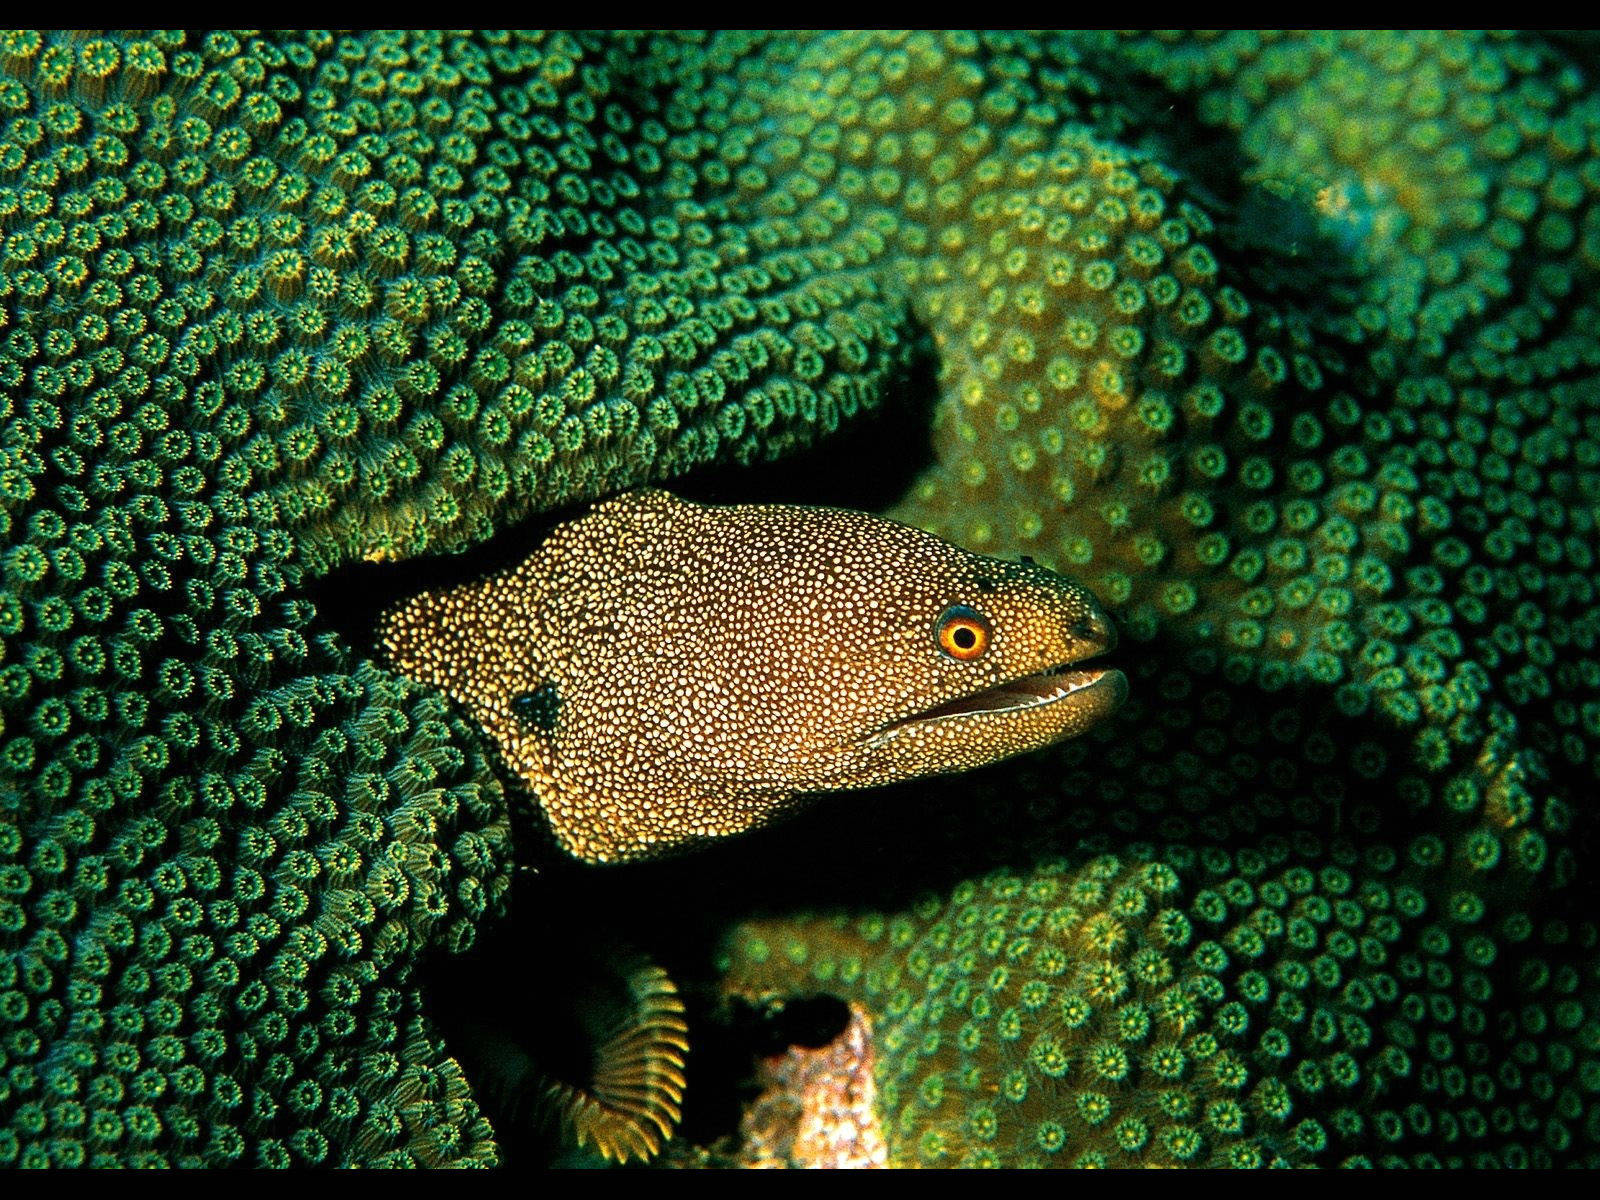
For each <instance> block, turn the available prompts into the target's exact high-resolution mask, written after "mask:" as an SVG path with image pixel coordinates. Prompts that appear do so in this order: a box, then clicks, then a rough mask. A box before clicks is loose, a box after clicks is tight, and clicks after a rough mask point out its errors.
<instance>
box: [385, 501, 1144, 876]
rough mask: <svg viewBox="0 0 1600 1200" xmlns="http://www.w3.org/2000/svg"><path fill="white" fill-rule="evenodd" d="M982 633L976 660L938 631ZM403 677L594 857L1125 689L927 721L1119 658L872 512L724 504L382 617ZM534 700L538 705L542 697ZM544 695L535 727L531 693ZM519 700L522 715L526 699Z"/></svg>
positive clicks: (630, 528)
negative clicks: (460, 718) (952, 625)
mask: <svg viewBox="0 0 1600 1200" xmlns="http://www.w3.org/2000/svg"><path fill="white" fill-rule="evenodd" d="M952 610H961V611H965V610H971V611H973V612H976V613H978V614H980V615H981V617H982V618H984V619H985V620H986V621H987V623H988V626H989V628H990V630H991V634H990V639H989V641H988V644H987V645H986V646H985V647H984V649H983V652H982V653H980V654H978V655H977V656H975V657H973V658H971V659H969V660H967V661H961V660H960V659H958V658H956V657H954V656H952V655H951V654H948V653H946V652H944V651H943V650H941V648H940V646H939V644H938V627H939V624H940V622H941V619H942V618H943V617H944V615H945V614H946V613H948V612H950V611H952ZM382 640H383V643H384V646H385V649H386V651H387V653H388V654H389V656H390V657H391V659H392V660H393V661H394V663H395V665H396V666H398V667H399V668H400V669H401V670H402V671H404V672H405V673H406V674H408V675H411V676H413V677H414V678H416V679H418V680H420V681H422V682H425V683H430V684H433V685H435V686H438V687H440V688H442V689H443V690H444V691H445V692H447V693H448V694H449V695H450V696H452V697H453V698H454V699H456V700H457V701H459V702H460V703H462V704H463V705H465V706H466V708H467V709H468V711H469V712H470V713H471V714H472V715H473V716H474V717H475V718H476V719H477V720H478V721H480V722H481V723H482V724H483V726H484V728H485V729H486V730H487V731H488V732H489V733H490V734H491V735H492V736H493V738H494V739H495V741H496V742H497V743H498V744H499V747H500V750H501V752H502V754H503V755H504V757H505V760H506V762H507V764H508V765H509V766H510V767H511V768H512V770H514V771H515V772H516V773H517V775H519V776H520V777H521V778H522V780H523V781H524V782H525V783H527V784H528V786H529V787H530V788H532V789H533V791H534V793H535V794H536V795H537V796H538V798H539V801H540V804H541V805H542V806H543V809H544V811H545V813H546V815H547V817H548V818H549V821H550V824H551V827H552V830H553V832H554V833H555V835H556V837H557V839H558V840H559V841H560V843H561V845H562V846H563V847H564V848H565V849H566V850H568V851H569V852H571V853H572V854H574V855H576V856H577V857H579V858H582V859H585V860H587V861H591V862H616V861H624V860H629V859H639V858H646V857H651V856H653V855H655V854H658V853H660V852H661V851H663V850H667V849H671V848H675V847H679V846H683V845H686V844H692V843H695V842H698V841H703V840H707V839H711V838H716V837H722V836H726V835H728V834H732V833H738V832H741V831H743V830H746V829H749V828H752V827H753V826H756V825H759V824H762V823H764V822H765V821H767V820H769V819H771V818H772V817H773V816H775V815H776V814H778V813H780V812H782V811H784V810H785V809H787V808H789V807H791V806H792V805H793V804H794V802H795V801H796V800H797V799H798V798H799V797H800V796H803V795H805V794H807V793H815V792H825V791H839V790H843V789H849V788H864V787H874V786H877V785H880V784H885V783H891V782H894V781H897V780H903V779H912V778H917V777H920V776H924V775H934V774H943V773H946V772H951V771H962V770H968V769H970V768H973V767H978V766H982V765H984V764H986V763H991V762H995V761H997V760H999V759H1002V758H1007V757H1009V756H1011V755H1014V754H1020V753H1023V752H1024V751H1028V750H1034V749H1037V748H1039V747H1041V746H1045V745H1049V744H1050V743H1052V742H1056V741H1059V740H1061V739H1062V738H1066V737H1070V736H1072V735H1074V734H1077V733H1081V732H1083V731H1084V730H1085V729H1087V728H1088V727H1089V726H1090V725H1092V724H1093V723H1094V722H1095V721H1097V720H1098V719H1100V718H1101V717H1103V716H1106V715H1108V714H1109V713H1110V712H1112V711H1113V710H1114V709H1115V708H1116V706H1117V704H1118V703H1119V702H1120V701H1121V699H1122V697H1123V696H1124V694H1125V692H1126V683H1125V680H1124V678H1123V676H1122V675H1121V673H1120V672H1117V671H1114V670H1111V671H1106V672H1105V673H1104V674H1103V675H1099V678H1098V679H1097V680H1092V676H1093V675H1096V674H1098V672H1092V673H1089V675H1085V676H1081V677H1080V676H1077V675H1072V676H1067V675H1063V676H1059V677H1057V678H1061V679H1070V680H1072V682H1073V683H1074V684H1076V685H1078V690H1074V691H1071V692H1070V693H1067V694H1065V695H1063V697H1062V698H1060V699H1055V700H1053V701H1050V702H1047V703H1041V702H1036V698H1035V697H1032V696H1028V695H1024V694H1020V693H1018V694H1012V693H1007V694H1006V696H1005V697H1003V698H1002V701H1001V702H1000V705H999V706H998V707H995V708H992V709H986V710H984V711H977V712H959V713H941V714H940V715H938V716H937V717H935V718H934V719H926V720H924V719H922V718H923V717H924V716H925V715H927V714H929V712H930V710H933V709H937V708H939V707H940V706H942V705H947V704H950V703H951V702H956V701H961V700H962V699H964V698H967V697H971V696H974V695H976V694H978V693H981V692H985V691H986V690H988V689H993V688H997V687H999V686H1001V685H1004V684H1009V683H1011V682H1012V681H1014V680H1018V679H1019V678H1022V677H1025V676H1030V675H1034V674H1035V673H1038V672H1043V671H1048V670H1051V669H1052V668H1056V667H1058V666H1062V665H1065V664H1068V663H1073V662H1077V661H1079V660H1081V659H1084V658H1087V657H1089V656H1091V655H1093V654H1097V653H1100V652H1102V651H1104V650H1105V649H1107V648H1108V647H1109V645H1110V644H1111V643H1112V641H1113V640H1114V635H1113V634H1112V632H1111V626H1110V623H1109V621H1108V620H1107V619H1106V617H1105V616H1104V615H1103V614H1102V613H1101V612H1100V609H1099V606H1098V605H1097V604H1096V603H1095V601H1094V599H1093V597H1091V596H1090V595H1089V594H1088V593H1087V592H1085V591H1083V590H1082V589H1081V588H1079V587H1076V586H1075V585H1073V584H1071V583H1069V582H1067V581H1066V580H1065V579H1063V578H1061V577H1060V576H1058V575H1056V574H1054V573H1053V572H1050V571H1047V570H1045V569H1043V568H1042V567H1037V566H1034V565H1032V564H1031V563H1006V562H1000V561H998V560H996V559H990V558H984V557H982V556H980V555H975V554H970V553H968V552H966V551H964V550H961V549H958V548H957V547H955V546H951V545H949V544H948V543H946V542H943V541H940V540H939V539H938V538H935V537H933V536H932V535H930V534H926V533H923V532H921V531H920V530H916V529H911V528H909V527H907V526H904V525H898V524H896V523H894V522H892V521H885V520H883V519H881V518H878V517H873V516H869V515H867V514H864V513H854V512H845V511H842V510H838V509H824V508H798V507H789V506H783V505H745V506H737V507H716V506H708V505H700V504H692V503H689V502H687V501H684V500H680V499H678V498H677V497H675V496H672V495H670V494H668V493H666V492H662V491H654V490H648V491H640V492H632V493H628V494H625V495H623V496H620V497H618V498H616V499H614V500H610V501H607V502H605V503H602V504H599V505H596V506H595V507H593V508H592V509H590V510H589V511H588V512H587V513H585V514H584V515H583V516H581V517H579V518H578V519H576V520H573V521H570V522H568V523H567V524H565V525H562V526H560V527H559V528H557V529H556V530H555V531H554V532H553V533H552V534H551V535H550V536H549V537H548V538H547V539H546V540H545V541H544V542H543V543H541V545H540V546H539V548H538V549H537V550H535V551H534V553H533V554H531V555H530V556H529V557H528V558H527V559H526V560H525V561H524V562H523V563H521V564H520V565H519V566H517V567H516V568H514V569H513V570H511V571H509V572H507V573H505V574H502V575H499V576H496V577H494V578H492V579H489V580H486V581H483V582H479V583H472V584H467V585H465V586H463V587H457V588H452V589H447V590H444V591H441V592H430V593H424V594H422V595H420V596H417V597H415V598H413V599H412V600H410V601H407V602H406V603H404V604H402V605H400V606H399V607H397V608H396V609H394V610H393V611H391V612H390V613H389V614H388V615H387V616H386V617H385V618H384V620H383V622H382ZM541 689H542V690H541ZM534 695H539V696H541V698H542V700H543V703H544V704H545V706H546V707H545V708H544V709H543V710H542V711H543V713H544V714H545V715H544V716H542V717H540V718H539V719H529V715H528V710H527V709H525V708H522V707H521V706H519V703H518V698H519V697H529V696H534ZM524 703H526V701H524Z"/></svg>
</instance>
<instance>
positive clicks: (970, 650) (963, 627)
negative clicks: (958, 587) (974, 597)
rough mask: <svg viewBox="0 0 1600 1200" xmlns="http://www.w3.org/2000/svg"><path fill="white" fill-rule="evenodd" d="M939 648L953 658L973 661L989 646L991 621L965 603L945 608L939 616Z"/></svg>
mask: <svg viewBox="0 0 1600 1200" xmlns="http://www.w3.org/2000/svg"><path fill="white" fill-rule="evenodd" d="M938 639H939V649H941V650H943V651H944V652H945V653H946V654H948V655H949V656H950V657H951V658H954V659H958V660H959V661H961V662H971V661H972V660H973V659H975V658H981V657H982V656H983V652H984V651H985V650H987V649H988V648H989V622H988V621H986V620H984V618H983V614H982V613H979V612H977V611H976V610H974V609H970V608H968V607H967V606H966V605H964V604H957V605H954V606H953V607H951V608H947V609H945V610H944V615H943V616H942V617H940V618H939V629H938Z"/></svg>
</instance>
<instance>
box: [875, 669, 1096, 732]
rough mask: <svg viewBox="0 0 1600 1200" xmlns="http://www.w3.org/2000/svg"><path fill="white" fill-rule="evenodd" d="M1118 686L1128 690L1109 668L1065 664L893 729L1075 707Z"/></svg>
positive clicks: (905, 720) (904, 720)
mask: <svg viewBox="0 0 1600 1200" xmlns="http://www.w3.org/2000/svg"><path fill="white" fill-rule="evenodd" d="M1119 686H1123V687H1125V686H1126V683H1125V681H1124V679H1123V675H1122V672H1121V671H1118V670H1115V669H1113V668H1110V667H1100V668H1095V667H1087V668H1086V667H1081V666H1078V665H1077V664H1075V663H1062V664H1061V665H1059V666H1055V667H1050V668H1049V669H1047V670H1044V671H1038V672H1036V673H1034V674H1032V675H1024V676H1022V677H1021V678H1020V679H1013V680H1011V681H1009V682H1007V683H1002V684H998V685H996V686H995V687H992V688H987V689H985V690H984V691H981V692H977V693H975V694H973V695H971V696H962V697H960V698H958V699H955V700H949V701H946V702H945V703H944V704H940V705H936V706H935V707H933V708H930V709H928V710H927V711H925V712H920V713H914V714H912V715H911V716H909V717H903V718H901V719H900V720H898V721H896V722H894V723H893V724H892V725H891V726H890V728H891V729H893V728H899V727H902V726H906V725H926V724H929V723H932V722H936V721H945V720H949V719H950V718H952V717H964V716H972V715H975V714H980V713H996V714H999V713H1008V714H1009V713H1023V712H1030V711H1032V710H1037V709H1043V708H1049V707H1050V706H1052V705H1055V704H1062V703H1068V704H1073V705H1074V707H1076V704H1075V702H1074V701H1073V700H1072V697H1074V696H1077V697H1080V698H1082V699H1087V695H1086V693H1090V692H1095V691H1103V690H1104V689H1106V688H1108V687H1112V688H1115V687H1119ZM1099 698H1100V697H1098V696H1097V697H1096V699H1099Z"/></svg>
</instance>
